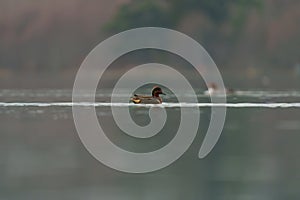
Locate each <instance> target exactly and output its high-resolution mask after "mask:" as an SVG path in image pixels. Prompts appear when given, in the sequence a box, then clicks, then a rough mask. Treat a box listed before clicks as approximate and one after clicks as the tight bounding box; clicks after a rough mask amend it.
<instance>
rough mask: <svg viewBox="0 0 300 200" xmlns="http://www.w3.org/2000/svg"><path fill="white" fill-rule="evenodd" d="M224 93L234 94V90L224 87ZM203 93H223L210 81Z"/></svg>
mask: <svg viewBox="0 0 300 200" xmlns="http://www.w3.org/2000/svg"><path fill="white" fill-rule="evenodd" d="M225 93H226V94H229V95H230V94H234V90H233V89H231V88H228V89H225ZM204 94H205V95H219V94H223V92H222V91H221V90H219V88H218V86H217V84H216V83H210V84H209V85H208V89H207V90H206V91H204Z"/></svg>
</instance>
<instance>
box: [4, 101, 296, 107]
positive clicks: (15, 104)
mask: <svg viewBox="0 0 300 200" xmlns="http://www.w3.org/2000/svg"><path fill="white" fill-rule="evenodd" d="M51 106H52V107H71V106H95V107H112V106H113V107H127V106H131V107H163V108H175V107H228V108H300V103H162V104H133V103H103V102H100V103H97V102H96V103H90V102H80V103H73V102H0V107H51Z"/></svg>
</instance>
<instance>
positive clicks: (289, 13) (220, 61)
mask: <svg viewBox="0 0 300 200" xmlns="http://www.w3.org/2000/svg"><path fill="white" fill-rule="evenodd" d="M299 10H300V1H298V0H285V1H282V0H265V1H262V0H261V1H260V0H250V1H246V0H238V1H234V0H227V1H222V0H211V1H207V0H203V1H196V0H187V1H180V0H162V1H149V0H115V1H109V0H100V1H96V0H64V1H59V0H40V1H35V0H23V1H16V0H0V88H71V87H72V84H73V81H74V77H75V74H76V72H77V70H78V68H79V66H80V64H81V62H82V61H83V59H84V58H85V56H86V55H87V54H88V53H89V52H90V51H91V50H92V49H93V48H94V47H95V46H96V45H97V44H98V43H99V42H101V41H103V40H104V39H106V38H107V37H109V36H111V35H113V34H115V33H117V32H119V31H122V30H126V29H129V28H134V27H141V26H160V27H167V28H172V29H175V30H179V31H181V32H184V33H186V34H188V35H189V36H191V37H193V38H194V39H196V40H197V41H198V42H199V43H201V44H202V45H203V46H204V47H205V48H206V50H207V51H208V52H209V53H210V55H211V56H212V58H213V59H214V60H215V62H216V64H217V65H218V67H219V69H220V71H221V73H222V74H223V76H224V81H225V84H227V85H229V86H231V87H237V88H251V89H253V88H256V87H266V88H269V89H297V88H299V85H300V66H299V63H300V53H299V52H300V37H299V35H300V26H299V21H300V12H299ZM144 56H145V57H146V55H144ZM154 57H155V56H154ZM129 60H130V59H129ZM132 60H135V58H134V56H132ZM131 62H132V63H134V62H135V61H128V60H127V62H125V61H124V63H122V62H119V63H118V67H119V68H121V67H124V66H125V65H128V63H131Z"/></svg>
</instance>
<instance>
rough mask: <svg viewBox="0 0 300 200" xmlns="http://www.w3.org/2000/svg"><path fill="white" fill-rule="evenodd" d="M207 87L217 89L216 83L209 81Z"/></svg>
mask: <svg viewBox="0 0 300 200" xmlns="http://www.w3.org/2000/svg"><path fill="white" fill-rule="evenodd" d="M208 89H213V90H217V89H218V87H217V84H216V83H210V84H208Z"/></svg>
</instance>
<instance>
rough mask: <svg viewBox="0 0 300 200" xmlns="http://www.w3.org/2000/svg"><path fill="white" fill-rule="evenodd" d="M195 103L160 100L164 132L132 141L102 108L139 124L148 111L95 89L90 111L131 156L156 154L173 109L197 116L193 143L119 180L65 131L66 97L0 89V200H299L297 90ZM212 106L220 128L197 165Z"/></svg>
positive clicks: (68, 126) (69, 124)
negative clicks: (222, 114) (124, 110)
mask: <svg viewBox="0 0 300 200" xmlns="http://www.w3.org/2000/svg"><path fill="white" fill-rule="evenodd" d="M182 95H189V94H184V93H183V94H182ZM197 97H198V101H199V103H197V104H184V103H183V104H182V103H178V102H177V100H176V98H175V96H173V95H172V94H169V95H167V96H166V97H164V100H165V103H164V104H162V105H159V106H158V107H159V108H164V109H166V111H167V114H168V119H167V122H166V128H164V129H163V130H162V131H161V132H160V133H158V134H157V135H156V136H154V137H152V138H149V139H140V138H133V137H130V136H128V135H126V134H124V133H123V132H122V131H121V130H120V129H119V128H118V127H117V126H116V124H115V123H111V121H112V112H111V106H130V112H131V115H132V118H133V119H134V120H135V122H136V123H137V124H139V125H147V124H148V123H149V116H148V111H149V108H150V107H152V106H136V105H133V104H128V103H127V102H120V103H117V104H110V103H109V100H110V91H98V93H97V94H96V102H97V103H95V104H93V106H95V107H96V111H97V117H98V119H99V123H100V124H101V125H102V126H104V129H105V130H106V133H109V135H108V137H109V138H110V139H111V140H112V141H113V142H114V143H115V144H117V145H118V146H120V147H122V148H124V149H128V150H130V151H136V152H148V151H150V150H154V149H159V148H161V147H163V146H164V145H165V144H167V143H168V142H169V141H170V140H172V138H173V137H174V133H175V132H176V129H177V128H178V123H179V122H178V120H179V119H180V118H179V117H180V108H181V107H184V106H185V107H194V108H195V109H198V108H199V109H200V118H201V120H200V123H199V130H198V133H197V136H196V138H195V140H194V142H193V144H192V145H191V146H190V148H189V149H188V151H187V152H186V153H185V154H183V156H182V157H180V158H179V159H178V160H177V161H176V162H174V163H173V164H171V165H170V166H168V167H166V168H163V169H161V170H159V171H155V172H152V173H146V174H128V173H123V172H119V171H116V170H113V169H110V168H108V167H106V166H105V165H103V164H101V163H100V162H99V161H97V160H96V159H95V158H94V157H93V156H92V155H91V154H90V153H89V152H88V151H87V150H86V149H85V147H84V146H83V144H82V143H81V141H80V139H79V136H78V134H77V132H76V129H75V126H74V121H73V115H72V105H73V104H72V101H71V99H72V91H71V90H0V128H1V132H0V158H1V159H0V200H2V199H3V200H4V199H5V200H6V199H10V200H18V199H20V200H27V199H28V200H35V199H37V200H39V199H45V200H47V199H49V200H50V199H51V200H52V199H72V200H74V199H90V200H94V199H105V200H110V199H111V200H117V199H122V200H127V199H128V200H135V199H136V200H141V199H143V200H144V199H146V200H148V199H149V200H153V199H155V200H177V199H178V200H182V199H191V200H192V199H213V200H214V199H216V200H219V199H222V200H223V199H228V200H233V199H238V200H249V199H251V200H252V199H263V200H265V199H270V200H276V199H278V200H282V199H286V200H287V199H299V198H300V190H299V185H300V172H299V169H300V159H299V158H300V145H299V141H300V92H297V91H238V92H237V93H236V94H235V95H231V96H228V98H227V99H228V100H227V104H222V105H216V104H211V103H210V100H209V98H208V97H206V96H205V95H202V93H201V92H200V91H197ZM79 106H91V105H90V104H87V103H84V102H82V104H81V105H79ZM212 106H226V107H227V116H226V122H225V126H224V129H223V132H222V135H221V137H220V139H219V141H218V143H217V145H216V146H215V148H214V149H213V150H212V152H211V153H210V154H209V155H208V156H207V157H205V158H204V159H199V158H198V151H199V148H200V146H201V144H202V141H203V138H204V136H205V133H206V130H207V127H208V124H209V121H210V113H211V107H212ZM174 130H175V131H174Z"/></svg>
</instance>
